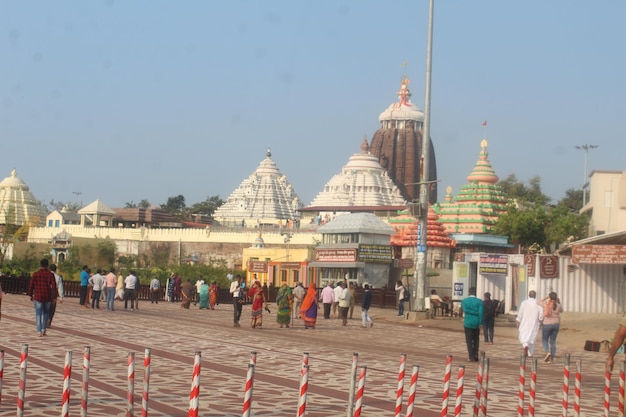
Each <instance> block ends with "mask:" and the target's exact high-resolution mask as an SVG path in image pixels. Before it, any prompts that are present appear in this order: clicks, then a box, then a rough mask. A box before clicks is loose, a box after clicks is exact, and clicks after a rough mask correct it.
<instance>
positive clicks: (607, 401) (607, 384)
mask: <svg viewBox="0 0 626 417" xmlns="http://www.w3.org/2000/svg"><path fill="white" fill-rule="evenodd" d="M610 408H611V372H609V371H606V372H605V373H604V417H609V414H610Z"/></svg>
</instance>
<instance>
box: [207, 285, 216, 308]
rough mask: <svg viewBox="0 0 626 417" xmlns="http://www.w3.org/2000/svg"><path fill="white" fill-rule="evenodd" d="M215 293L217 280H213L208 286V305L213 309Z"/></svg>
mask: <svg viewBox="0 0 626 417" xmlns="http://www.w3.org/2000/svg"><path fill="white" fill-rule="evenodd" d="M217 293H218V287H217V282H215V281H213V283H212V284H211V286H210V287H209V306H210V307H211V310H215V305H216V304H217Z"/></svg>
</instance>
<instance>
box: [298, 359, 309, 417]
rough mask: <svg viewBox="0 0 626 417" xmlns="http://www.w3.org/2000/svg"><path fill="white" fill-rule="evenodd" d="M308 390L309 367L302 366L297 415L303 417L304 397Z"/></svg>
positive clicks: (304, 409) (304, 410)
mask: <svg viewBox="0 0 626 417" xmlns="http://www.w3.org/2000/svg"><path fill="white" fill-rule="evenodd" d="M308 390H309V365H303V366H302V374H301V376H300V396H299V397H298V415H297V417H304V413H305V412H306V396H307V392H308Z"/></svg>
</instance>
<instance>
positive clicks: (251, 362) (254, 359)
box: [250, 351, 256, 366]
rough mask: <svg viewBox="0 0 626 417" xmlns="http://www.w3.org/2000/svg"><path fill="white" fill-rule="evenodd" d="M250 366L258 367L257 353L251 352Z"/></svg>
mask: <svg viewBox="0 0 626 417" xmlns="http://www.w3.org/2000/svg"><path fill="white" fill-rule="evenodd" d="M250 365H255V366H256V352H255V351H252V352H250Z"/></svg>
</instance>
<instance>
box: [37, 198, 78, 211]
mask: <svg viewBox="0 0 626 417" xmlns="http://www.w3.org/2000/svg"><path fill="white" fill-rule="evenodd" d="M46 208H47V209H48V211H49V212H52V211H54V210H57V211H59V212H60V211H62V210H63V209H65V210H66V211H68V212H70V213H78V210H80V208H81V204H80V203H72V202H71V201H65V202H63V201H54V200H50V202H49V203H48V207H46Z"/></svg>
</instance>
